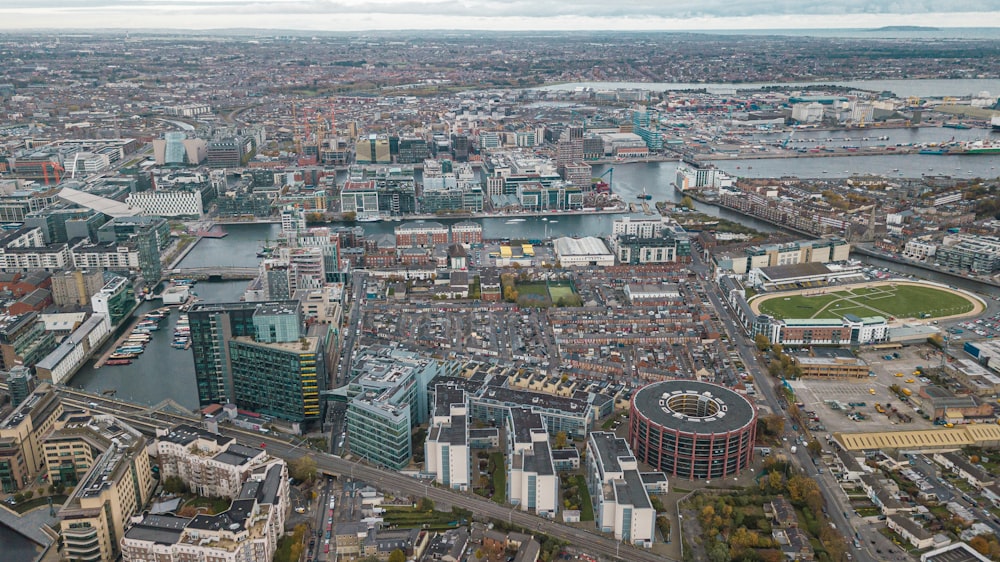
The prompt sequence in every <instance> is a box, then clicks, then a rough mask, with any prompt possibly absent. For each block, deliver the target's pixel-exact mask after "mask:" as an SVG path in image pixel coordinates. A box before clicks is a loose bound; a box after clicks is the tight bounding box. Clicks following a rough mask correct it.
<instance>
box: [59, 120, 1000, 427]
mask: <svg viewBox="0 0 1000 562" xmlns="http://www.w3.org/2000/svg"><path fill="white" fill-rule="evenodd" d="M980 131H982V130H980ZM956 132H963V131H956ZM816 134H817V135H825V136H832V135H833V134H838V135H839V136H841V137H843V136H846V134H843V133H842V132H838V133H831V132H816ZM869 134H874V133H873V132H872V133H869ZM916 134H917V135H918V136H917V138H918V139H919V138H931V137H929V136H927V135H929V133H926V134H925V133H922V132H918V133H916ZM906 142H914V141H906ZM920 142H928V141H923V140H921V141H920ZM716 164H717V165H718V167H719V168H721V169H723V170H725V171H727V172H729V173H732V174H734V175H740V176H746V177H780V176H798V177H803V178H810V177H811V178H830V177H847V176H850V175H852V174H870V173H876V174H884V175H887V176H890V177H891V176H897V175H899V172H904V174H905V176H906V177H919V176H921V175H925V174H941V175H951V176H961V177H967V176H980V177H995V176H997V175H998V174H997V172H996V170H995V169H993V166H996V159H994V158H990V157H984V156H934V155H916V154H914V155H907V156H883V157H878V156H854V157H841V158H794V159H775V160H726V161H719V162H717V163H716ZM609 167H614V173H613V174H614V176H613V185H612V189H613V191H614V192H615V193H617V194H619V195H620V196H621V197H622V199H623V200H624V201H625V202H626V203H641V201H640V200H639V199H638V198H637V196H638V195H639V194H640V193H642V192H643V190H645V191H646V193H648V194H649V195H651V196H652V199H651V201H649V203H650V207H652V204H653V203H655V202H656V201H673V202H677V201H679V200H680V198H681V197H682V195H683V194H682V193H679V192H676V191H675V190H674V189H673V187H672V185H671V184H672V183H673V182H674V177H675V174H676V170H677V162H673V161H668V162H651V163H638V164H631V163H630V164H616V165H600V166H595V167H594V174H593V175H594V176H599V175H601V174H603V173H604V172H605V171H606V170H607V169H608V168H609ZM896 169H898V172H894V170H896ZM824 170H825V171H826V173H823V172H824ZM970 171H971V174H969V173H968V172H970ZM696 208H697V209H698V210H700V211H703V212H705V213H707V214H710V215H713V216H718V217H721V218H725V219H728V220H732V221H735V222H739V223H742V224H744V225H746V226H749V227H751V228H755V229H757V230H759V231H762V232H773V231H775V230H777V228H776V227H775V226H773V225H771V224H768V223H766V222H763V221H760V220H756V219H753V218H749V217H745V216H743V215H741V214H739V213H735V212H732V211H728V210H725V209H719V208H717V207H714V206H711V205H702V204H698V203H696ZM616 216H617V215H609V214H592V215H569V214H566V213H549V214H548V215H546V216H540V217H523V218H522V217H515V216H509V217H498V218H486V219H472V220H474V221H476V222H480V223H481V224H482V225H483V233H484V236H485V237H486V238H491V239H501V238H528V239H535V238H537V239H542V238H548V237H554V236H602V235H606V234H608V233H609V232H610V231H611V224H612V222H613V221H614V219H615V218H616ZM637 216H642V215H637ZM460 220H467V219H442V220H439V221H437V222H441V223H443V224H453V223H455V222H459V221H460ZM400 224H403V223H400V222H391V221H386V222H381V223H363V224H361V226H362V227H363V228H364V230H365V233H366V234H367V235H369V236H371V235H380V234H381V235H391V234H392V233H393V229H394V228H395V227H396V226H398V225H400ZM226 230H227V231H228V233H229V235H228V236H226V237H225V238H217V239H210V238H206V239H202V240H201V241H200V242H199V243H198V245H197V246H196V247H195V248H194V249H193V250H192V251H191V252H190V253H189V254H188V255H187V256H186V257H185V258H184V259H183V260H182V261H181V263H180V264H179V267H182V268H186V267H197V268H204V267H227V266H229V267H252V266H254V265H256V264H257V263H258V262H259V258H258V257H257V252H258V251H259V250H260V249H261V247H263V246H265V245H268V244H271V243H273V241H274V240H276V239H277V237H278V233H279V231H280V227H279V225H277V224H237V225H227V226H226ZM882 266H884V267H893V268H894V269H897V270H903V271H904V272H907V273H912V274H913V275H916V276H919V277H923V278H928V279H931V280H935V281H939V282H941V283H945V284H949V285H957V286H962V287H966V285H967V284H968V288H974V287H976V285H975V284H974V283H972V282H968V283H965V282H962V281H963V280H960V279H955V278H953V277H951V276H948V275H938V274H935V273H934V272H928V271H924V270H919V269H917V268H912V269H913V271H906V270H905V269H903V267H904V266H900V267H895V266H893V265H892V264H888V263H886V264H884V265H882ZM245 286H246V282H244V281H235V282H220V283H207V282H203V283H199V284H198V285H196V286H195V292H196V293H197V294H198V296H199V297H200V298H202V299H203V300H204V302H232V301H237V300H239V298H240V296H241V295H242V293H243V290H244V288H245ZM157 306H159V303H144V304H143V305H142V306H141V307H140V308H139V311H137V314H141V313H144V312H147V311H149V310H151V309H152V308H156V307H157ZM177 317H178V312H177V311H176V310H175V311H174V312H173V313H172V314H171V315H170V316H168V319H167V320H165V321H164V322H163V323H162V328H161V330H160V331H158V332H155V333H154V335H153V340H152V342H151V343H150V344H149V345H148V346H147V347H146V351H145V353H143V354H142V355H141V356H140V357H139V358H138V359H137V360H136V361H135V362H133V363H132V364H131V365H127V366H105V367H102V368H100V369H94V368H93V361H91V362H89V363H88V364H87V365H86V366H85V367H84V368H83V369H81V370H80V372H79V373H78V374H77V375H76V376H75V377H74V378H73V379H72V380H71V382H70V384H72V385H73V386H79V387H83V388H85V389H88V390H91V391H95V392H105V391H114V392H115V393H116V395H117V396H118V397H120V398H124V399H129V400H134V401H136V402H139V403H143V404H150V405H152V404H156V403H158V402H160V401H161V400H163V399H165V398H170V399H173V400H174V401H176V402H177V403H179V404H180V405H182V406H183V407H185V408H191V409H193V408H196V407H197V406H198V400H197V392H196V387H195V379H194V362H193V359H192V355H191V351H190V350H177V349H174V348H172V347H171V346H170V342H171V341H172V337H171V335H172V333H173V325H174V323H176V321H177Z"/></svg>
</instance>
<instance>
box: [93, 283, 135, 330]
mask: <svg viewBox="0 0 1000 562" xmlns="http://www.w3.org/2000/svg"><path fill="white" fill-rule="evenodd" d="M90 302H91V306H92V307H93V309H94V314H98V315H101V316H103V317H104V318H105V320H106V321H107V322H108V327H109V328H111V329H114V328H116V327H117V326H118V325H119V324H120V323H121V322H122V321H123V320H125V319H126V318H128V317H129V316H131V314H132V311H133V310H135V307H136V300H135V291H134V290H133V289H132V282H131V281H129V280H128V279H126V278H125V277H118V276H115V277H113V278H112V279H111V280H110V281H108V282H107V283H106V284H105V285H104V286H103V287H101V290H100V291H98V292H97V294H95V295H94V296H93V297H91V299H90Z"/></svg>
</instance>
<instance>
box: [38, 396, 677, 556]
mask: <svg viewBox="0 0 1000 562" xmlns="http://www.w3.org/2000/svg"><path fill="white" fill-rule="evenodd" d="M57 391H58V392H59V393H60V395H61V396H62V398H63V399H64V400H65V401H66V402H69V403H74V404H76V405H79V406H82V407H89V408H91V409H93V410H95V411H100V412H106V413H109V414H113V415H115V416H117V417H119V418H121V419H122V420H124V421H126V422H128V423H130V424H132V425H134V426H135V427H136V429H139V430H141V431H145V432H147V433H155V430H156V429H157V428H162V429H165V428H168V427H170V426H172V425H176V424H180V423H186V424H191V425H195V426H197V425H199V424H200V423H201V422H200V420H199V419H198V418H197V417H195V416H193V415H190V414H180V413H173V412H166V411H158V412H152V411H150V410H149V409H148V408H144V407H142V406H138V405H136V404H132V403H129V402H126V401H123V400H118V399H115V398H109V397H106V396H100V395H97V394H91V393H88V392H83V391H80V390H77V389H72V388H67V387H58V388H57ZM219 432H220V433H222V434H223V435H225V436H227V437H233V438H235V439H238V440H239V441H240V442H243V443H249V444H253V445H258V444H259V445H260V446H263V447H264V448H266V449H267V451H268V452H269V453H270V454H272V455H274V456H275V457H279V458H282V459H285V460H294V459H297V458H299V457H302V456H306V455H308V456H310V457H312V458H313V459H314V460H315V461H316V468H317V469H318V470H319V471H320V472H323V473H325V474H329V475H334V476H338V477H342V476H350V477H354V478H360V479H363V480H364V481H365V482H366V483H369V484H372V485H374V486H375V487H377V488H380V489H383V490H386V491H390V492H393V493H395V494H397V495H406V496H411V497H417V498H419V497H426V498H430V499H431V500H433V501H434V502H435V503H436V504H438V505H451V506H456V507H460V508H462V509H467V510H469V511H471V512H472V513H474V514H475V515H476V516H477V517H487V518H491V519H496V520H498V521H507V522H508V523H510V524H514V525H518V526H520V527H523V528H524V529H527V530H529V531H538V532H540V533H544V534H547V535H549V536H552V537H555V538H557V539H560V540H563V541H567V542H569V543H570V544H571V545H573V546H574V547H576V548H578V549H580V550H581V551H583V552H585V553H589V554H596V555H601V556H605V557H608V558H617V559H621V560H628V561H631V562H677V561H676V560H674V559H672V558H667V557H665V556H661V555H658V554H653V553H652V552H651V551H649V550H645V549H640V548H636V547H633V546H631V545H629V544H626V543H622V542H619V541H616V540H615V539H614V538H611V537H607V536H604V535H600V534H598V533H597V532H596V530H595V531H589V530H586V529H580V528H577V527H571V526H569V525H566V524H563V523H559V522H556V521H552V520H549V519H545V518H542V517H539V516H537V515H532V514H530V513H525V512H523V511H519V510H518V509H517V508H516V507H512V506H509V505H507V506H505V505H499V504H497V503H494V502H492V501H490V500H488V499H485V498H482V497H480V496H477V495H474V494H471V493H463V492H458V491H455V490H452V489H450V488H439V487H435V486H433V485H431V484H430V482H428V481H425V480H418V479H416V478H411V477H409V476H404V475H402V474H400V473H398V472H393V471H390V470H383V469H380V468H377V467H374V466H371V465H368V464H364V463H361V462H359V461H353V460H347V459H343V458H340V457H337V456H334V455H330V454H327V453H320V452H317V451H315V450H312V449H308V448H304V447H302V446H301V444H302V441H301V440H300V441H298V442H296V443H289V442H287V441H284V440H281V439H278V438H276V437H272V436H269V435H261V434H259V433H255V432H251V431H245V430H242V429H239V428H234V427H231V426H221V425H220V426H219Z"/></svg>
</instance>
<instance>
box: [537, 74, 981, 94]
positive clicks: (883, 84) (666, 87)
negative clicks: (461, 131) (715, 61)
mask: <svg viewBox="0 0 1000 562" xmlns="http://www.w3.org/2000/svg"><path fill="white" fill-rule="evenodd" d="M814 85H828V86H846V87H848V88H857V89H859V90H868V91H872V92H883V91H890V92H892V93H894V94H895V95H896V96H898V97H903V98H907V97H910V96H916V97H920V98H932V97H938V98H939V97H945V96H956V97H961V96H972V95H976V94H978V93H979V92H983V91H986V92H990V93H991V94H993V95H996V94H997V93H998V92H1000V80H997V79H988V78H969V79H964V80H949V79H937V80H813V81H810V82H785V83H773V82H746V83H741V84H725V83H697V82H569V83H565V84H552V85H549V86H542V87H540V88H533V89H538V90H578V89H584V88H589V89H593V90H649V91H652V92H662V91H671V90H706V91H708V92H711V93H720V94H725V93H730V92H735V91H736V90H760V89H762V88H772V87H777V88H785V89H792V88H802V87H805V86H814Z"/></svg>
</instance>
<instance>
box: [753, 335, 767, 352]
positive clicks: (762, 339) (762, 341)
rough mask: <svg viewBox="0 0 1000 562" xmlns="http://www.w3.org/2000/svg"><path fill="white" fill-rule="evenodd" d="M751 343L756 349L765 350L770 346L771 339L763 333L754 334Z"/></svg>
mask: <svg viewBox="0 0 1000 562" xmlns="http://www.w3.org/2000/svg"><path fill="white" fill-rule="evenodd" d="M753 343H754V345H756V346H757V351H767V350H768V349H770V348H771V340H770V338H768V337H767V336H766V335H765V334H757V335H756V336H754V337H753Z"/></svg>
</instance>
